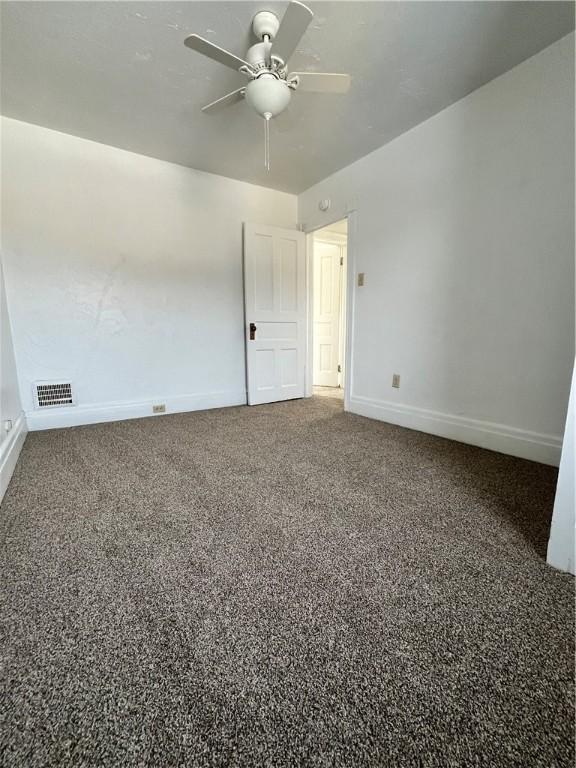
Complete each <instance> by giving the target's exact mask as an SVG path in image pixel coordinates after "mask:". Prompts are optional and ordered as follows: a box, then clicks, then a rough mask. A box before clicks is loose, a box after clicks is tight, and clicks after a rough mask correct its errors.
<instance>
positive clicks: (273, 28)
mask: <svg viewBox="0 0 576 768" xmlns="http://www.w3.org/2000/svg"><path fill="white" fill-rule="evenodd" d="M279 27H280V22H279V21H278V16H276V14H275V13H272V11H259V12H258V13H257V14H256V16H254V18H253V19H252V31H253V32H254V35H255V36H256V38H257V39H258V40H264V38H265V37H268V38H269V39H270V41H272V40H274V38H275V37H276V33H277V32H278V28H279Z"/></svg>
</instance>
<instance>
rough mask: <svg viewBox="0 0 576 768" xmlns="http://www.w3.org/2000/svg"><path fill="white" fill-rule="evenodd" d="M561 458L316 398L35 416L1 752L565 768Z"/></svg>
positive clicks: (8, 512)
mask: <svg viewBox="0 0 576 768" xmlns="http://www.w3.org/2000/svg"><path fill="white" fill-rule="evenodd" d="M555 475H556V473H555V470H553V469H552V468H549V467H545V466H541V465H538V464H533V463H530V462H526V461H521V460H518V459H514V458H510V457H507V456H501V455H499V454H496V453H490V452H488V451H483V450H480V449H477V448H472V447H469V446H465V445H461V444H458V443H453V442H449V441H446V440H442V439H439V438H435V437H432V436H429V435H424V434H420V433H418V432H412V431H408V430H403V429H400V428H398V427H393V426H390V425H386V424H383V423H378V422H373V421H370V420H368V419H364V418H361V417H356V416H351V415H347V414H344V413H343V411H342V404H341V402H340V401H338V400H337V399H330V398H314V399H313V400H311V401H304V400H302V401H294V402H287V403H281V404H278V405H272V406H260V407H256V408H233V409H226V410H215V411H207V412H203V413H191V414H185V415H174V416H166V417H161V418H153V419H141V420H135V421H126V422H119V423H115V424H106V425H97V426H88V427H80V428H75V429H69V430H60V431H51V432H39V433H35V434H31V435H29V436H28V438H27V441H26V444H25V447H24V450H23V453H22V458H21V461H20V463H19V465H18V467H17V469H16V473H15V475H14V478H13V480H12V483H11V485H10V488H9V490H8V492H7V494H6V497H5V499H4V502H3V504H2V508H1V510H0V534H1V542H2V544H1V558H2V561H1V565H0V568H1V573H2V579H3V588H2V594H1V605H0V616H1V629H2V690H1V691H0V693H1V701H0V717H1V721H0V725H1V731H0V739H1V741H0V750H1V751H0V763H1V765H2V766H18V767H19V768H37V767H39V766H58V767H59V768H60V767H62V766H90V767H91V766H105V767H106V768H109V767H112V766H119V767H120V766H122V768H131V767H133V766H153V767H154V768H162V767H164V766H170V767H172V766H174V767H175V766H181V767H184V766H186V767H192V768H196V766H198V767H202V766H301V765H302V766H343V767H344V766H345V767H346V768H353V767H354V766H394V768H401V767H402V766H420V767H422V768H426V767H427V766H490V768H495V767H497V766H521V767H522V768H529V767H531V766H542V768H559V767H561V766H572V765H573V761H574V749H573V714H574V713H573V652H574V632H573V620H574V611H573V598H574V593H573V579H572V578H571V577H570V576H568V575H566V574H562V573H559V572H557V571H554V570H553V569H551V568H549V567H548V566H547V565H546V564H545V562H544V559H543V557H544V553H545V546H546V540H547V535H548V526H549V518H550V512H551V505H552V499H553V493H554V484H555Z"/></svg>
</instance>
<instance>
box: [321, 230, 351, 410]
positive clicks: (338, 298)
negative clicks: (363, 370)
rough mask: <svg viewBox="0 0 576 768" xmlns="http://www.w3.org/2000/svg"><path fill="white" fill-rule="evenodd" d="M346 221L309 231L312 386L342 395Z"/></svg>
mask: <svg viewBox="0 0 576 768" xmlns="http://www.w3.org/2000/svg"><path fill="white" fill-rule="evenodd" d="M347 245H348V221H347V219H342V220H341V221H337V222H335V223H334V224H330V225H329V226H327V227H324V228H323V229H318V230H316V231H315V232H314V233H313V235H312V387H313V393H314V394H315V395H320V396H322V395H325V396H328V397H339V398H343V397H344V381H345V371H344V364H345V358H346V354H345V352H346V274H347V255H348V254H347V250H348V248H347Z"/></svg>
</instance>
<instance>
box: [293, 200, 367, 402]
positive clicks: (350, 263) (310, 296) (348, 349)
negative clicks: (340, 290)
mask: <svg viewBox="0 0 576 768" xmlns="http://www.w3.org/2000/svg"><path fill="white" fill-rule="evenodd" d="M356 216H357V212H356V211H355V210H353V211H348V212H347V213H346V214H345V215H344V216H342V215H340V216H335V217H334V218H331V219H329V220H327V221H323V222H322V223H321V224H317V225H315V226H311V227H305V228H303V231H304V233H305V234H306V277H307V280H306V290H307V307H306V379H305V386H304V392H305V397H312V392H313V389H312V377H313V354H314V346H313V331H314V304H313V302H314V264H313V260H312V259H313V255H314V237H313V235H314V233H315V232H318V230H320V229H326V227H329V226H330V225H331V224H336V222H338V221H342V219H347V221H348V232H347V235H346V239H347V243H346V265H345V266H346V334H345V343H344V410H345V411H349V410H350V399H351V397H352V384H353V381H354V377H353V375H352V374H353V371H352V361H353V359H354V355H353V343H354V316H355V306H354V303H355V297H356V291H355V281H354V276H355V274H356V237H357V236H356V232H357V221H356Z"/></svg>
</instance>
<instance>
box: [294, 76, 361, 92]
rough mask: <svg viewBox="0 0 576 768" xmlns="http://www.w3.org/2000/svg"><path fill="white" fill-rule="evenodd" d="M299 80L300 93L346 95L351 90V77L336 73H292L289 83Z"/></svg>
mask: <svg viewBox="0 0 576 768" xmlns="http://www.w3.org/2000/svg"><path fill="white" fill-rule="evenodd" d="M293 77H297V78H298V88H297V90H298V91H313V92H315V93H346V92H347V91H348V89H349V88H350V82H351V79H352V78H351V77H350V75H338V74H335V73H334V72H292V73H291V74H290V75H288V78H287V79H288V81H290V80H291V79H292V78H293Z"/></svg>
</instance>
